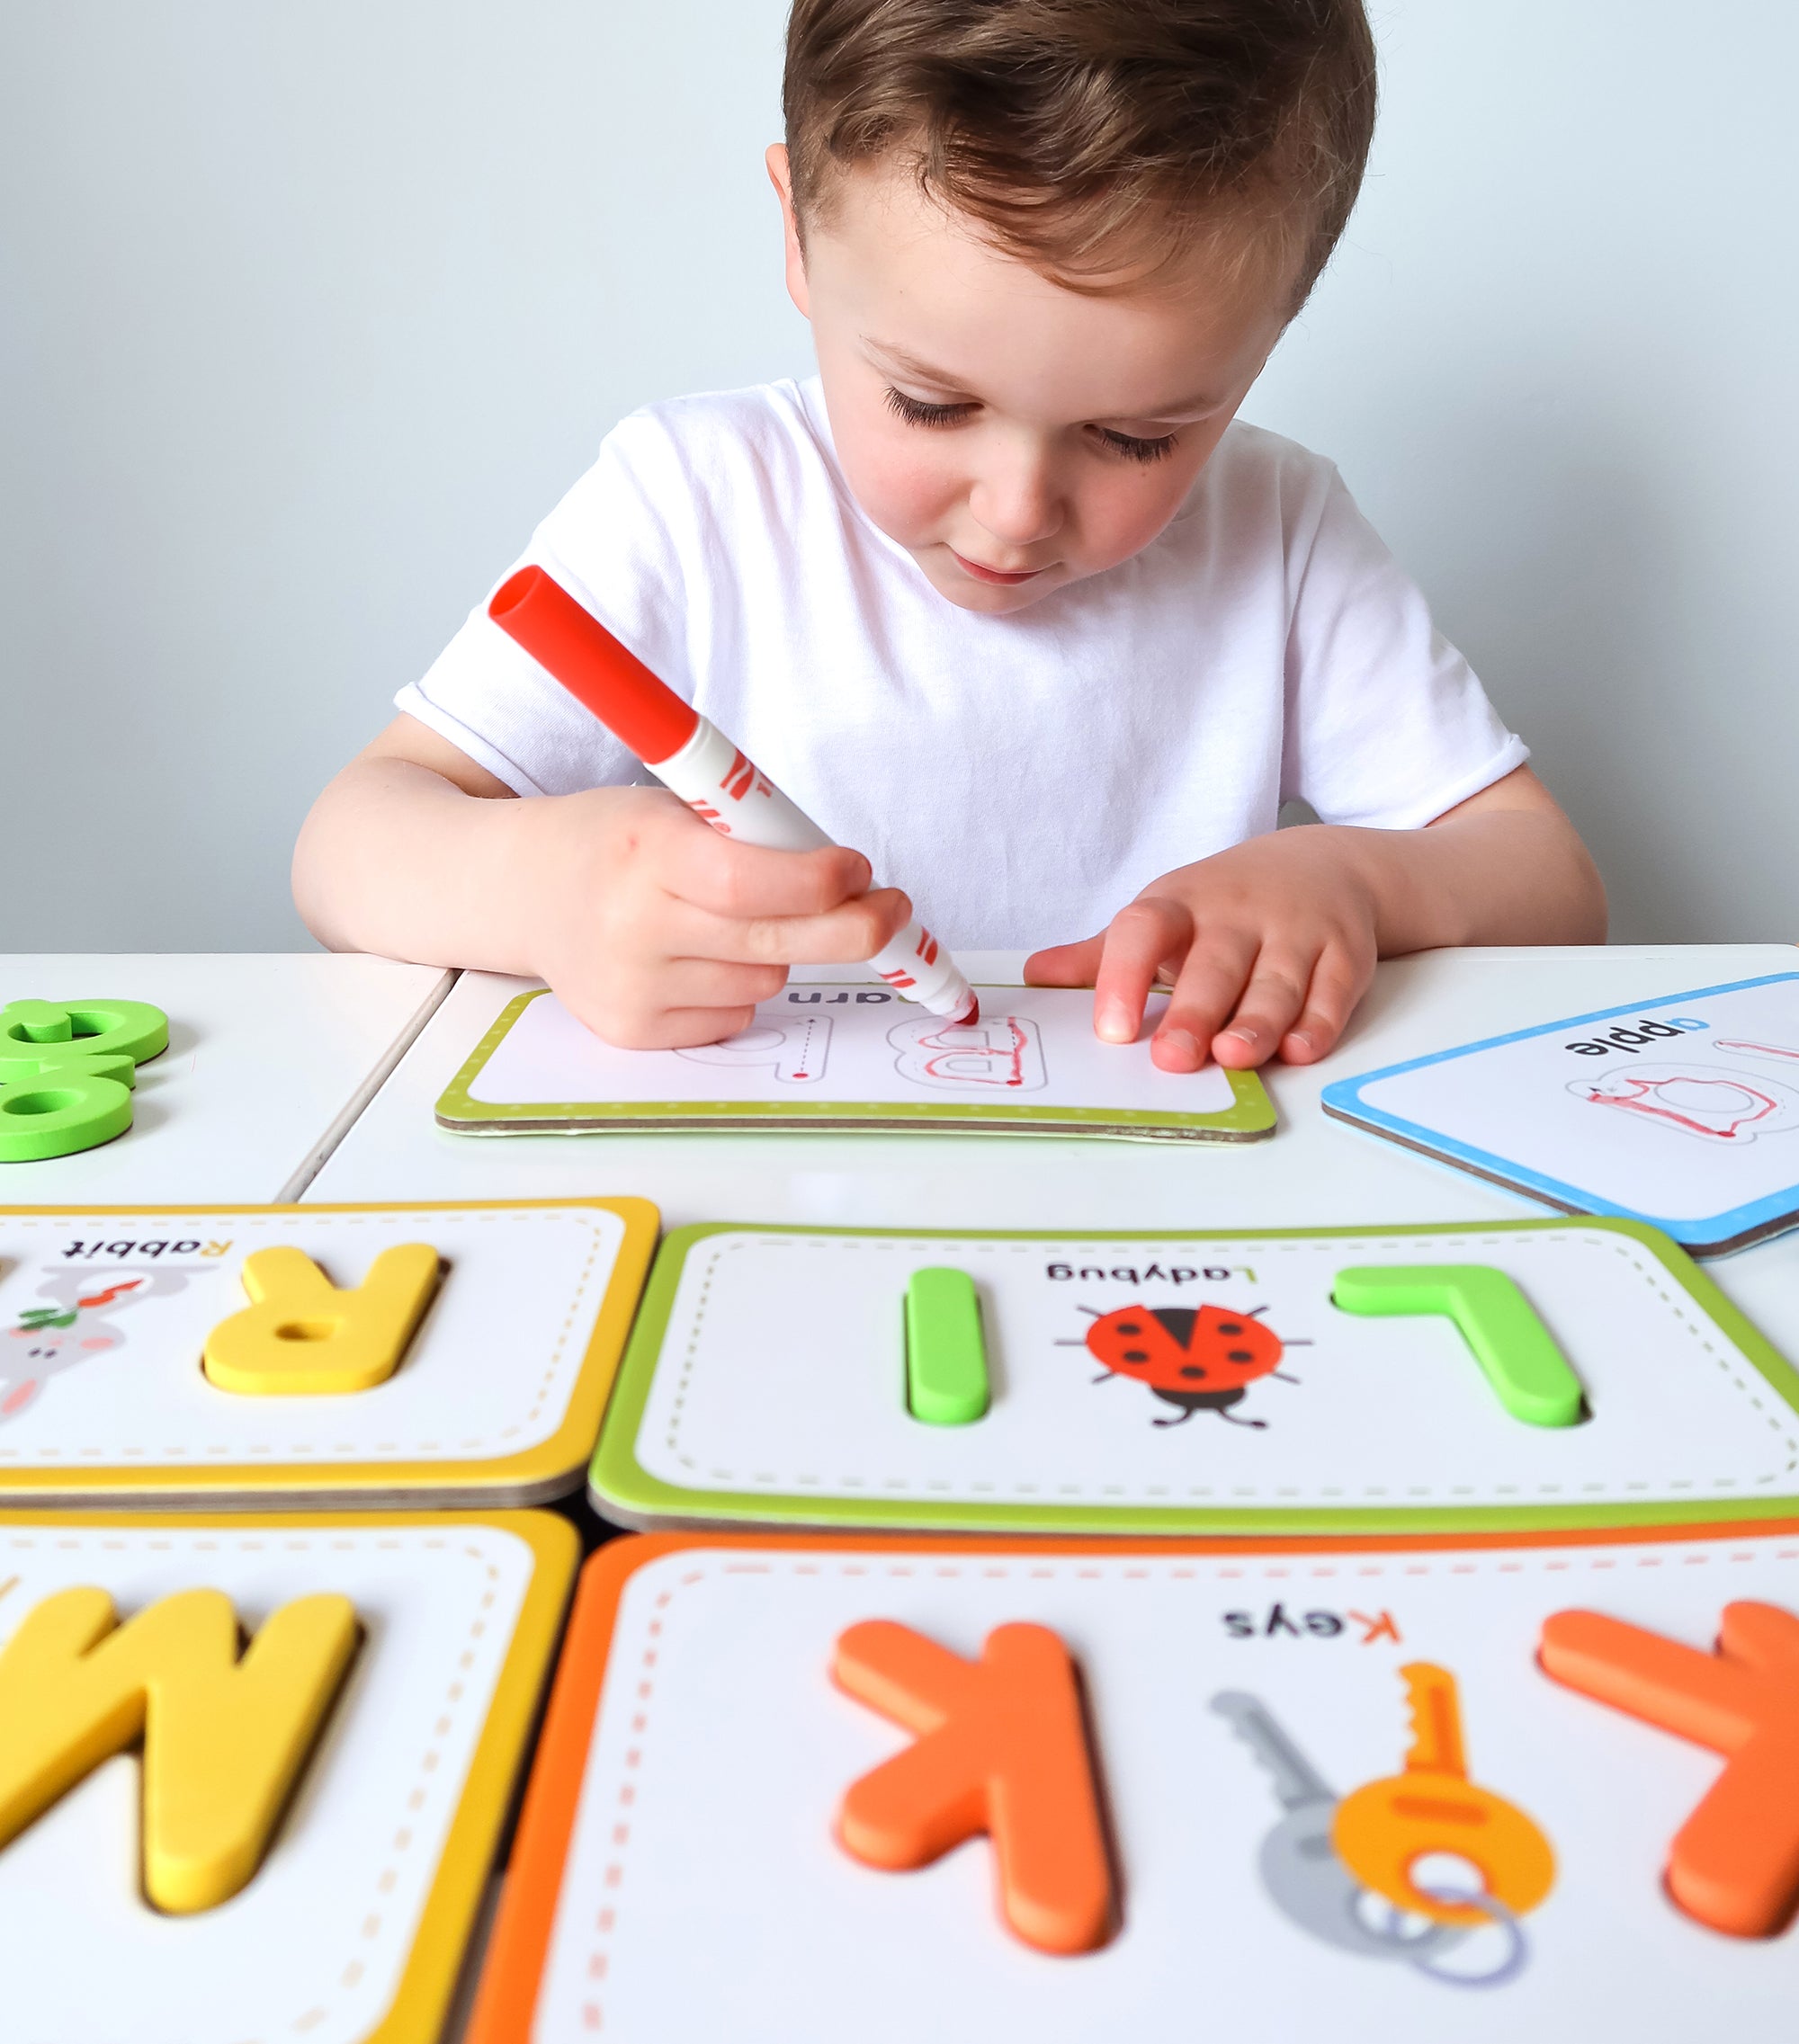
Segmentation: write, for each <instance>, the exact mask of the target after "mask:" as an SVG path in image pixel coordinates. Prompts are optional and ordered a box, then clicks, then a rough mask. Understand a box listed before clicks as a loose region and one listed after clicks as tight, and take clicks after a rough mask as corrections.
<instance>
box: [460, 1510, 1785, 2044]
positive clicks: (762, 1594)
mask: <svg viewBox="0 0 1799 2044" xmlns="http://www.w3.org/2000/svg"><path fill="white" fill-rule="evenodd" d="M1745 1602H1751V1603H1755V1604H1757V1605H1758V1606H1763V1607H1766V1606H1773V1607H1777V1608H1779V1609H1781V1610H1784V1611H1789V1612H1794V1613H1799V1527H1795V1525H1794V1524H1793V1523H1792V1522H1784V1523H1780V1524H1777V1525H1775V1526H1773V1527H1771V1528H1770V1527H1769V1526H1768V1525H1766V1524H1764V1525H1760V1526H1755V1527H1747V1526H1739V1527H1735V1528H1730V1529H1723V1530H1720V1529H1715V1528H1714V1529H1707V1530H1699V1531H1679V1532H1675V1533H1672V1534H1670V1533H1668V1532H1666V1531H1663V1532H1659V1533H1641V1534H1622V1535H1614V1534H1607V1535H1599V1534H1578V1533H1576V1534H1569V1535H1561V1536H1550V1535H1535V1536H1528V1535H1510V1536H1505V1535H1492V1536H1476V1537H1470V1538H1468V1539H1466V1540H1463V1541H1461V1542H1458V1543H1455V1544H1453V1545H1452V1544H1448V1543H1443V1542H1438V1543H1434V1544H1430V1543H1426V1542H1423V1541H1419V1540H1399V1539H1390V1540H1367V1541H1359V1542H1327V1541H1323V1540H1303V1541H1302V1540H1287V1541H1281V1542H1273V1541H1256V1542H1237V1543H1230V1542H1224V1541H1212V1542H1195V1541H1163V1542H1158V1543H1154V1544H1150V1543H1141V1542H1116V1541H1114V1542H1105V1543H1102V1542H1097V1541H1087V1542H1064V1541H1059V1540H1041V1541H1036V1542H1027V1541H1023V1540H999V1539H996V1540H980V1539H962V1540H944V1541H936V1542H932V1541H928V1540H900V1539H897V1538H892V1539H885V1540H883V1539H880V1538H874V1537H870V1536H866V1535H864V1536H856V1535H841V1536H832V1535H812V1536H782V1535H776V1534H771V1535H765V1536H756V1535H753V1534H740V1535H735V1536H716V1537H713V1536H705V1535H681V1534H662V1535H651V1536H647V1537H640V1538H635V1539H626V1540H619V1541H616V1542H614V1543H613V1545H612V1546H610V1547H609V1548H607V1549H604V1550H602V1552H601V1553H600V1554H598V1555H597V1556H595V1558H594V1559H593V1560H592V1561H591V1562H590V1563H589V1564H588V1566H587V1569H586V1573H585V1575H584V1578H583V1581H582V1584H581V1587H580V1590H579V1593H578V1595H577V1604H576V1610H575V1615H574V1619H573V1622H572V1625H571V1629H570V1632H569V1636H568V1644H567V1647H566V1650H565V1653H564V1656H563V1661H562V1665H561V1669H560V1672H559V1676H558V1681H557V1685H556V1690H555V1692H554V1695H553V1698H552V1700H551V1705H550V1712H549V1717H548V1719H547V1723H546V1728H545V1733H544V1736H543V1739H542V1742H541V1747H540V1751H539V1755H538V1759H537V1763H536V1767H535V1772H534V1774H533V1780H532V1783H531V1786H530V1789H529V1791H528V1794H527V1798H526V1801H525V1806H524V1816H523V1821H522V1825H521V1829H520V1833H519V1836H518V1839H517V1843H516V1845H515V1852H514V1857H513V1861H512V1865H511V1868H510V1870H509V1873H508V1879H507V1885H506V1896H505V1898H504V1901H503V1904H502V1906H501V1911H500V1915H499V1919H498V1924H497V1931H496V1934H495V1938H494V1941H493V1944H492V1947H491V1949H490V1951H489V1955H488V1963H487V1969H486V1972H485V1975H484V1977H483V1980H482V1983H481V1987H480V1991H479V1997H478V2000H477V2004H476V2012H475V2018H474V2023H473V2027H472V2030H471V2032H470V2039H471V2044H526V2040H530V2044H577V2040H586V2039H587V2038H590V2037H593V2036H595V2035H598V2036H603V2037H605V2038H609V2039H612V2040H615V2044H618V2040H622V2044H702V2040H706V2044H711V2040H716V2039H719V2038H724V2037H729V2038H730V2039H731V2040H733V2044H837V2040H841V2039H844V2038H846V2037H855V2039H857V2040H870V2044H873V2040H894V2044H899V2040H916V2039H917V2038H919V2037H934V2038H937V2039H941V2040H944V2044H977V2040H980V2044H988V2040H991V2039H992V2038H994V2037H996V2036H1007V2037H1010V2036H1021V2037H1022V2036H1028V2037H1030V2038H1032V2039H1033V2040H1034V2044H1089V2040H1091V2039H1093V2038H1095V2037H1096V2036H1105V2035H1129V2036H1130V2037H1131V2038H1132V2040H1133V2044H1191V2039H1192V2038H1193V2036H1194V2035H1195V2022H1196V2021H1197V2020H1198V2018H1197V2014H1196V2012H1199V2011H1202V2010H1203V2012H1204V2029H1205V2031H1207V2033H1215V2034H1218V2035H1228V2036H1230V2037H1231V2038H1232V2039H1233V2040H1245V2044H1289V2040H1291V2039H1292V2038H1293V2036H1295V2035H1299V2034H1306V2033H1310V2032H1311V2031H1321V2030H1323V2029H1325V2028H1326V2027H1328V2026H1331V2025H1339V2026H1340V2025H1341V2024H1343V2023H1344V2022H1347V2021H1348V2020H1349V2019H1350V2018H1351V2016H1352V2014H1353V2020H1354V2023H1355V2026H1356V2031H1357V2034H1365V2035H1380V2036H1382V2037H1383V2038H1388V2039H1392V2040H1397V2044H1413V2040H1416V2044H1427V2040H1434V2039H1437V2038H1440V2037H1441V2036H1442V2035H1443V2034H1445V2029H1446V2028H1447V2027H1448V2026H1451V2025H1453V2027H1454V2033H1455V2034H1456V2036H1457V2037H1458V2038H1467V2039H1472V2040H1476V2044H1487V2040H1490V2044H1503V2040H1513V2044H1515V2040H1516V2038H1517V2035H1518V2034H1519V2028H1520V2025H1523V2026H1525V2028H1526V2030H1529V2029H1535V2030H1536V2031H1538V2032H1539V2033H1541V2034H1544V2035H1554V2036H1562V2035H1573V2034H1580V2033H1584V2032H1586V2031H1592V2032H1593V2033H1594V2034H1607V2033H1610V2032H1611V2031H1612V2030H1614V2029H1616V2028H1617V2027H1619V2026H1622V2025H1626V2024H1627V2025H1628V2026H1629V2027H1630V2028H1631V2029H1632V2030H1633V2031H1634V2033H1636V2034H1638V2035H1640V2036H1642V2037H1645V2038H1656V2039H1660V2038H1669V2039H1672V2038H1675V2037H1679V2036H1687V2035H1692V2034H1696V2033H1698V2032H1699V2031H1701V2030H1703V2028H1704V2027H1705V2024H1706V2023H1707V2022H1711V2021H1713V2020H1714V2017H1715V2015H1716V2013H1717V2012H1719V2011H1721V2010H1725V2009H1728V2011H1729V2012H1730V2022H1731V2030H1732V2040H1733V2044H1763V2040H1766V2044H1777V2040H1785V2039H1786V2036H1787V2035H1788V2034H1789V2033H1790V2026H1791V2010H1792V2006H1793V2003H1794V1998H1795V1995H1799V1939H1795V1932H1793V1931H1791V1930H1790V1929H1789V1928H1788V1927H1787V1925H1788V1924H1789V1922H1790V1919H1791V1915H1792V1912H1793V1906H1794V1904H1795V1899H1799V1861H1795V1855H1794V1854H1793V1853H1792V1852H1790V1851H1788V1850H1786V1846H1787V1843H1788V1841H1787V1838H1786V1833H1787V1832H1788V1831H1790V1830H1792V1829H1793V1828H1794V1820H1793V1816H1792V1813H1791V1812H1790V1811H1789V1810H1786V1809H1784V1808H1779V1807H1771V1808H1768V1809H1767V1810H1764V1811H1759V1812H1751V1813H1750V1816H1749V1818H1748V1820H1747V1821H1748V1825H1749V1830H1748V1832H1747V1833H1744V1834H1742V1836H1741V1839H1740V1840H1739V1844H1740V1848H1741V1849H1740V1850H1737V1851H1735V1852H1734V1853H1732V1852H1729V1851H1727V1852H1725V1854H1724V1863H1725V1864H1726V1866H1727V1868H1731V1867H1741V1868H1743V1869H1746V1870H1747V1871H1746V1872H1745V1874H1744V1877H1743V1878H1744V1881H1745V1882H1746V1883H1749V1882H1753V1884H1754V1885H1755V1897H1754V1900H1755V1903H1756V1910H1759V1914H1757V1913H1756V1910H1751V1911H1750V1912H1749V1913H1748V1914H1747V1915H1745V1916H1744V1918H1743V1920H1742V1921H1741V1923H1737V1924H1731V1923H1724V1922H1721V1921H1720V1918H1719V1915H1718V1912H1716V1911H1715V1910H1714V1911H1710V1912H1709V1913H1708V1911H1707V1908H1706V1906H1705V1904H1704V1903H1703V1901H1702V1902H1701V1903H1700V1905H1699V1906H1697V1907H1695V1906H1692V1904H1691V1902H1690V1901H1689V1900H1683V1899H1682V1898H1681V1897H1680V1895H1679V1894H1678V1893H1675V1894H1670V1893H1669V1888H1668V1886H1667V1884H1666V1880H1665V1870H1666V1869H1667V1868H1668V1866H1669V1856H1670V1851H1671V1850H1672V1848H1673V1846H1674V1843H1675V1842H1676V1840H1677V1839H1678V1837H1679V1836H1680V1834H1681V1833H1682V1827H1683V1825H1686V1824H1687V1820H1688V1819H1689V1817H1690V1816H1691V1815H1692V1813H1693V1811H1694V1809H1695V1808H1696V1806H1699V1805H1700V1804H1701V1803H1702V1802H1704V1801H1705V1799H1706V1797H1707V1793H1708V1790H1710V1788H1711V1786H1712V1785H1713V1783H1714V1782H1715V1781H1717V1780H1718V1778H1719V1773H1720V1764H1721V1763H1720V1761H1719V1758H1718V1757H1717V1752H1716V1751H1715V1750H1714V1751H1710V1752H1708V1751H1706V1750H1705V1748H1704V1746H1703V1745H1701V1744H1698V1743H1696V1742H1695V1740H1694V1739H1693V1737H1692V1736H1670V1731H1669V1727H1670V1725H1671V1724H1672V1723H1673V1717H1672V1716H1670V1714H1669V1712H1668V1711H1666V1710H1662V1711H1661V1712H1660V1715H1659V1716H1658V1715H1657V1709H1659V1708H1660V1707H1659V1706H1656V1707H1655V1708H1651V1703H1652V1700H1651V1699H1646V1698H1645V1697H1643V1696H1642V1695H1639V1694H1637V1693H1635V1692H1633V1694H1632V1695H1631V1696H1629V1697H1619V1696H1616V1695H1611V1694H1607V1691H1606V1690H1605V1687H1604V1685H1603V1683H1599V1682H1598V1681H1597V1680H1594V1681H1590V1682H1589V1681H1586V1680H1585V1679H1584V1678H1582V1681H1581V1682H1579V1683H1572V1682H1571V1680H1570V1672H1569V1670H1568V1667H1567V1666H1566V1665H1565V1662H1564V1664H1563V1665H1561V1666H1553V1665H1552V1666H1550V1667H1547V1668H1546V1667H1545V1666H1544V1665H1543V1664H1542V1663H1540V1662H1539V1657H1538V1656H1539V1648H1540V1647H1543V1646H1544V1643H1545V1641H1546V1642H1548V1644H1549V1654H1550V1655H1553V1651H1554V1646H1555V1642H1556V1641H1557V1639H1558V1636H1559V1635H1561V1634H1565V1630H1566V1623H1565V1620H1560V1614H1563V1613H1566V1612H1569V1611H1596V1612H1598V1613H1601V1614H1605V1615H1607V1616H1609V1617H1610V1618H1612V1619H1613V1620H1616V1622H1617V1623H1619V1624H1620V1625H1628V1626H1633V1627H1635V1628H1637V1629H1639V1630H1641V1631H1645V1632H1652V1633H1653V1634H1655V1635H1656V1636H1658V1637H1659V1638H1663V1639H1665V1640H1667V1641H1669V1642H1673V1643H1678V1648H1677V1647H1676V1646H1672V1645H1671V1646H1670V1647H1669V1648H1668V1652H1669V1654H1670V1655H1671V1654H1674V1653H1676V1652H1677V1650H1685V1651H1687V1652H1688V1653H1689V1654H1690V1655H1691V1656H1704V1655H1705V1654H1707V1653H1709V1652H1710V1651H1711V1649H1712V1647H1713V1645H1714V1640H1715V1638H1716V1637H1717V1634H1718V1631H1719V1628H1720V1625H1721V1623H1725V1625H1726V1630H1727V1638H1726V1650H1727V1651H1729V1650H1730V1648H1731V1640H1732V1638H1734V1636H1733V1635H1729V1634H1728V1626H1729V1624H1731V1623H1736V1622H1737V1621H1734V1620H1731V1621H1725V1620H1723V1612H1724V1611H1725V1610H1726V1608H1727V1607H1737V1606H1741V1604H1743V1603H1745ZM1739 1630H1741V1626H1740V1625H1739ZM1633 1637H1634V1636H1633ZM1545 1657H1546V1658H1547V1657H1549V1656H1547V1655H1546V1656H1545ZM1682 1665H1683V1666H1684V1665H1687V1664H1684V1663H1683V1664H1682ZM1639 1687H1641V1685H1639ZM1583 1689H1584V1691H1585V1693H1583V1692H1582V1691H1583ZM1633 1710H1634V1711H1635V1715H1631V1714H1629V1713H1631V1712H1632V1711H1633ZM1765 1714H1766V1713H1764V1715H1765ZM1674 1715H1678V1713H1676V1714H1674ZM1758 1721H1759V1720H1758ZM1729 1736H1735V1735H1734V1734H1730V1735H1729ZM1746 1736H1747V1735H1746ZM1721 1737H1722V1736H1721ZM1723 1743H1728V1739H1727V1738H1724V1739H1723ZM1732 1807H1733V1808H1734V1809H1735V1810H1736V1811H1737V1815H1736V1816H1735V1818H1734V1821H1735V1822H1737V1823H1738V1825H1739V1826H1741V1825H1742V1824H1743V1823H1744V1822H1745V1821H1746V1820H1745V1819H1744V1817H1743V1816H1742V1814H1741V1799H1737V1802H1736V1803H1735V1804H1734V1805H1732ZM1750 1834H1752V1835H1750ZM1781 1866H1785V1867H1786V1869H1787V1873H1786V1876H1784V1877H1781V1879H1777V1881H1776V1882H1775V1885H1776V1886H1777V1887H1779V1888H1780V1889H1781V1892H1780V1895H1779V1897H1777V1904H1776V1905H1775V1906H1770V1905H1769V1904H1768V1894H1769V1873H1768V1870H1769V1868H1770V1867H1775V1868H1778V1867H1781ZM1730 1878H1731V1877H1730V1876H1729V1874H1728V1873H1727V1875H1726V1879H1727V1880H1728V1879H1730ZM1783 1882H1784V1885H1783ZM1747 1892H1748V1890H1747V1887H1745V1893H1747ZM1744 1930H1754V1931H1756V1932H1757V1933H1758V1934H1755V1935H1743V1934H1733V1933H1741V1932H1742V1931H1744Z"/></svg>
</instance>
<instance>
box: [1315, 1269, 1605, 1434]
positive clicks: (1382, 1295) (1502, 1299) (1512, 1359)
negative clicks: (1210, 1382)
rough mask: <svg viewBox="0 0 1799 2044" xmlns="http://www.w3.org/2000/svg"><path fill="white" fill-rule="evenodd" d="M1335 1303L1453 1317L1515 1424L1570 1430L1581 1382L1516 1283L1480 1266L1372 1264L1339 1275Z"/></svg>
mask: <svg viewBox="0 0 1799 2044" xmlns="http://www.w3.org/2000/svg"><path fill="white" fill-rule="evenodd" d="M1330 1300H1331V1304H1332V1305H1333V1306H1337V1307H1339V1308H1341V1309H1342V1310H1343V1311H1344V1312H1345V1313H1360V1314H1365V1315H1368V1316H1370V1317H1381V1316H1383V1315H1386V1314H1434V1315H1441V1316H1442V1317H1444V1318H1445V1319H1447V1320H1453V1321H1454V1323H1455V1325H1456V1326H1457V1327H1458V1328H1459V1329H1460V1330H1461V1334H1462V1338H1463V1340H1464V1341H1465V1342H1466V1343H1467V1344H1468V1346H1469V1348H1470V1349H1472V1351H1473V1354H1474V1360H1475V1361H1476V1362H1478V1363H1479V1364H1480V1366H1481V1372H1482V1374H1483V1375H1484V1376H1485V1378H1486V1379H1487V1381H1488V1383H1489V1384H1490V1385H1491V1386H1492V1388H1493V1389H1494V1391H1495V1392H1496V1393H1497V1394H1498V1396H1499V1403H1500V1404H1501V1405H1502V1406H1504V1407H1505V1408H1506V1410H1507V1411H1508V1413H1509V1414H1510V1415H1512V1417H1513V1418H1514V1419H1521V1420H1523V1421H1525V1422H1526V1424H1528V1425H1531V1426H1573V1425H1574V1424H1576V1423H1577V1422H1578V1421H1579V1419H1580V1409H1581V1388H1580V1379H1579V1378H1578V1377H1577V1376H1575V1374H1574V1372H1573V1370H1571V1369H1570V1368H1569V1365H1568V1359H1567V1358H1566V1357H1565V1356H1564V1355H1563V1354H1562V1351H1561V1350H1560V1349H1559V1348H1557V1347H1556V1345H1555V1340H1554V1337H1553V1335H1552V1334H1550V1332H1549V1329H1548V1328H1547V1327H1545V1326H1544V1324H1543V1322H1542V1321H1541V1320H1540V1319H1539V1318H1538V1317H1537V1315H1536V1310H1535V1308H1534V1307H1533V1306H1532V1305H1531V1303H1530V1301H1529V1299H1526V1297H1525V1295H1524V1294H1523V1292H1522V1291H1520V1290H1518V1288H1517V1284H1516V1283H1515V1282H1514V1281H1513V1280H1512V1279H1510V1278H1508V1276H1507V1275H1506V1273H1505V1272H1503V1271H1495V1270H1492V1269H1490V1267H1489V1266H1488V1265H1486V1264H1484V1263H1389V1264H1378V1263H1376V1264H1369V1265H1368V1266H1366V1267H1365V1268H1358V1269H1356V1270H1353V1271H1339V1272H1338V1273H1337V1281H1336V1283H1335V1284H1334V1285H1333V1286H1332V1287H1331V1291H1330Z"/></svg>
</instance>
